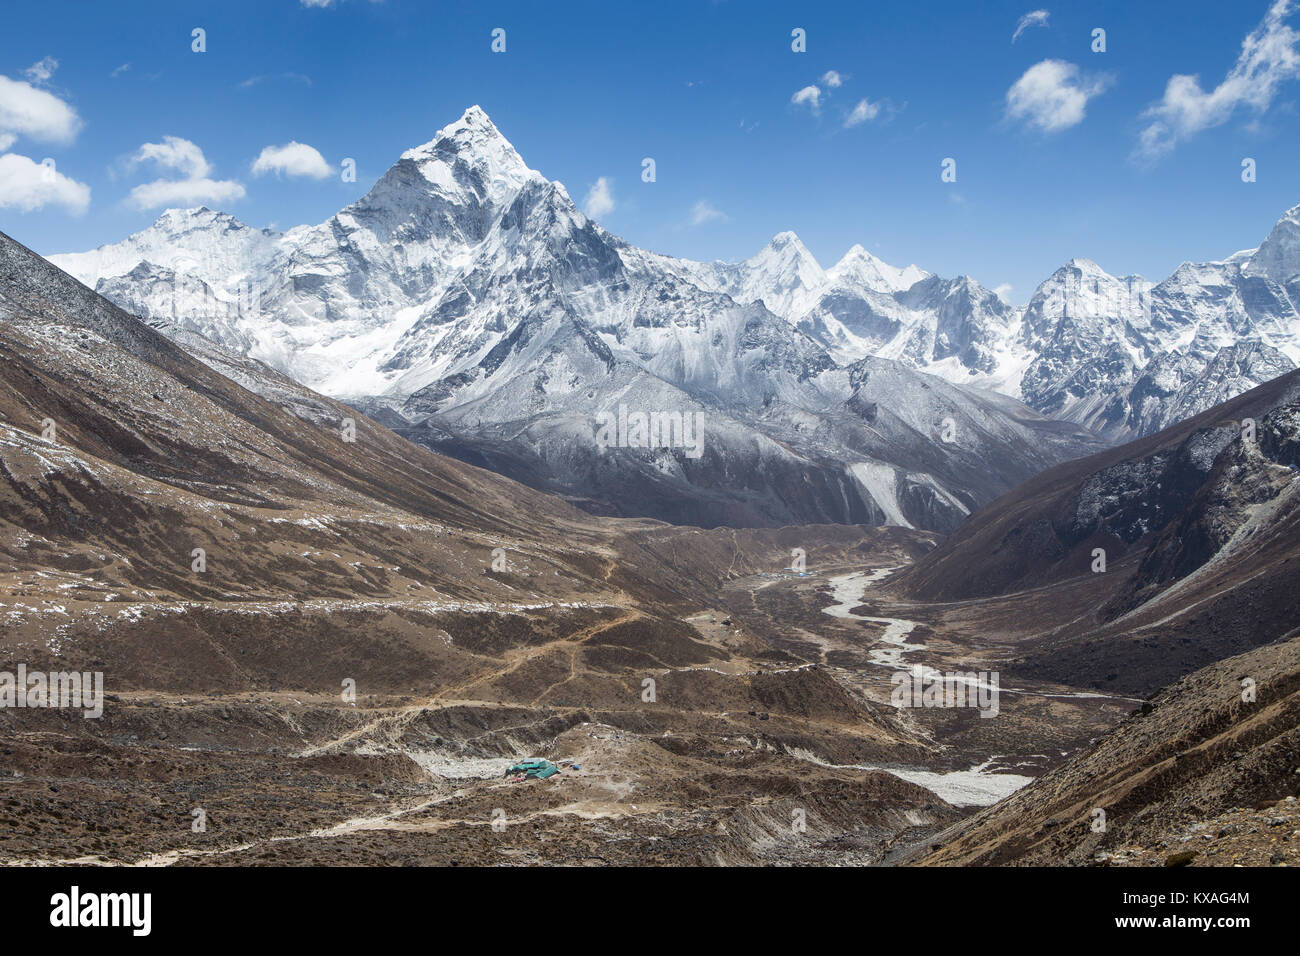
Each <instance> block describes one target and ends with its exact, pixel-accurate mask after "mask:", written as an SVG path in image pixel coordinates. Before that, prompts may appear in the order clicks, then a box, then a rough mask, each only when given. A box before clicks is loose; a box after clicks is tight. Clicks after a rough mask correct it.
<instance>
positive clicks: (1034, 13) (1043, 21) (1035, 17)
mask: <svg viewBox="0 0 1300 956" xmlns="http://www.w3.org/2000/svg"><path fill="white" fill-rule="evenodd" d="M1051 15H1052V14H1051V13H1050V12H1049V11H1047V10H1030V11H1029V12H1028V13H1026V14H1025V15H1024V16H1023V17H1021V18H1020V20H1019V22H1018V23H1016V32H1015V33H1013V34H1011V42H1012V43H1015V42H1016V41H1017V40H1019V39H1020V34H1022V33H1024V32H1025V31H1026V30H1028V29H1029V28H1030V27H1045V26H1047V18H1048V17H1050V16H1051Z"/></svg>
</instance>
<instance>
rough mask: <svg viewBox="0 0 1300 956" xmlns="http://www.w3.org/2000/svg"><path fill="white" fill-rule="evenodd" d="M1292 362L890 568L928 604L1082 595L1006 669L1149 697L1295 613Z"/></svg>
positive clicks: (1038, 483) (1299, 409)
mask: <svg viewBox="0 0 1300 956" xmlns="http://www.w3.org/2000/svg"><path fill="white" fill-rule="evenodd" d="M1298 435H1300V371H1294V372H1289V373H1287V374H1286V375H1284V376H1282V377H1280V378H1277V379H1275V380H1273V381H1272V382H1269V383H1267V384H1265V385H1262V386H1259V387H1258V388H1255V389H1252V390H1251V391H1249V392H1247V393H1245V394H1243V395H1239V396H1237V397H1236V398H1235V399H1232V400H1231V401H1229V402H1226V403H1224V404H1222V405H1218V406H1215V407H1214V408H1212V409H1210V410H1209V411H1206V412H1202V413H1201V414H1199V415H1197V416H1195V417H1193V418H1191V419H1188V420H1187V421H1184V422H1181V423H1179V424H1178V425H1175V426H1172V427H1170V428H1167V429H1165V430H1164V431H1162V432H1158V433H1156V434H1155V435H1151V436H1148V437H1147V438H1144V439H1140V440H1139V441H1136V442H1132V443H1130V444H1127V445H1124V446H1121V447H1119V448H1114V449H1110V450H1108V451H1104V452H1101V453H1099V454H1097V455H1093V456H1090V457H1088V458H1083V459H1079V460H1077V461H1072V462H1068V463H1067V464H1064V465H1060V466H1058V467H1056V468H1053V469H1050V470H1049V471H1047V472H1044V473H1043V474H1041V475H1039V476H1037V477H1036V478H1033V479H1031V480H1030V481H1028V482H1026V483H1025V484H1024V485H1022V486H1021V487H1020V488H1017V489H1016V490H1015V491H1013V492H1011V493H1010V494H1007V495H1004V496H1003V497H1002V498H999V499H998V500H997V501H994V502H993V503H992V504H990V505H988V506H986V507H985V508H983V509H982V510H980V511H979V512H977V513H976V514H974V515H973V516H972V517H971V518H970V520H969V521H967V522H966V523H965V524H964V525H963V526H962V527H961V528H960V529H959V530H958V532H957V533H956V534H954V535H952V536H951V537H950V538H948V540H946V541H945V542H944V543H943V544H942V545H940V547H938V548H937V549H935V550H934V551H933V552H931V553H930V554H929V555H927V556H926V557H925V558H923V559H922V560H921V561H919V562H918V563H917V564H916V565H915V566H914V567H912V568H909V569H908V570H907V571H906V572H904V573H903V574H901V575H900V576H899V579H898V581H897V582H896V587H897V588H898V589H899V591H900V592H901V593H903V594H905V595H906V596H908V597H909V598H913V599H919V600H927V601H961V600H971V599H989V598H995V597H996V598H999V599H1005V598H1007V596H1009V595H1017V594H1020V595H1029V594H1031V593H1034V594H1053V593H1059V594H1061V595H1062V597H1061V600H1062V601H1068V600H1072V599H1073V598H1067V597H1065V596H1064V595H1067V594H1068V595H1075V596H1078V595H1086V596H1087V597H1086V601H1085V602H1084V603H1085V608H1084V609H1082V612H1081V613H1079V614H1078V615H1077V616H1076V617H1074V618H1073V619H1071V620H1069V621H1067V622H1064V623H1062V624H1060V625H1059V626H1058V625H1054V626H1053V627H1052V628H1050V629H1044V631H1043V633H1041V634H1040V635H1039V636H1038V638H1037V639H1036V640H1034V641H1031V642H1029V643H1027V644H1026V645H1024V646H1022V648H1021V652H1022V656H1021V658H1020V659H1019V660H1018V661H1017V662H1016V664H1015V667H1016V669H1017V670H1018V672H1019V673H1022V674H1025V675H1031V676H1034V677H1036V678H1038V679H1044V680H1059V679H1062V678H1063V677H1065V676H1067V675H1068V677H1069V679H1070V680H1073V681H1075V682H1076V683H1088V684H1091V686H1094V687H1097V688H1099V689H1109V690H1113V691H1116V692H1119V693H1142V694H1146V693H1150V692H1151V691H1152V690H1154V689H1155V688H1158V687H1160V686H1162V685H1164V684H1166V683H1168V682H1170V681H1172V680H1175V679H1177V678H1179V677H1181V676H1183V675H1185V674H1187V673H1188V672H1189V671H1191V670H1194V669H1195V668H1197V667H1203V666H1206V665H1208V664H1210V663H1212V662H1214V661H1218V660H1221V659H1222V658H1224V657H1227V656H1229V655H1231V654H1236V653H1242V652H1244V651H1247V650H1249V649H1250V648H1252V647H1256V646H1259V645H1261V644H1266V643H1268V642H1270V641H1272V640H1275V639H1278V638H1279V637H1282V636H1284V635H1287V634H1289V632H1291V631H1292V629H1293V628H1294V620H1295V615H1296V614H1297V613H1300V592H1297V589H1296V581H1297V573H1298V572H1297V568H1298V567H1300V564H1298V563H1297V562H1300V554H1298V553H1297V547H1296V540H1297V530H1298V529H1297V525H1298V524H1300V445H1298V444H1297V441H1298V439H1297V436H1298Z"/></svg>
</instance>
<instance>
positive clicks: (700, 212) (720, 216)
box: [690, 199, 727, 226]
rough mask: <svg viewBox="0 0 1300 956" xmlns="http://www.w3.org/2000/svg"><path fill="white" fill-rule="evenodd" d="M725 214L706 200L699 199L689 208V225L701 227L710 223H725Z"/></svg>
mask: <svg viewBox="0 0 1300 956" xmlns="http://www.w3.org/2000/svg"><path fill="white" fill-rule="evenodd" d="M726 221H727V214H726V213H725V212H723V211H722V210H721V209H718V208H716V207H715V206H714V205H713V204H712V203H711V202H709V201H708V200H707V199H701V200H700V201H699V202H697V203H696V204H695V205H694V206H692V207H691V218H690V224H691V225H692V226H703V225H705V224H706V223H710V222H726Z"/></svg>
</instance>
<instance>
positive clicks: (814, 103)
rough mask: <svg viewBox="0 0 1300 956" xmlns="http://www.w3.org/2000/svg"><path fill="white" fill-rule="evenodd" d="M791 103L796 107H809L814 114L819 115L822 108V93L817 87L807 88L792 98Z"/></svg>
mask: <svg viewBox="0 0 1300 956" xmlns="http://www.w3.org/2000/svg"><path fill="white" fill-rule="evenodd" d="M790 102H791V103H793V104H794V105H795V106H807V107H808V108H809V109H811V110H812V111H813V112H814V113H818V112H820V111H821V108H822V91H821V90H819V89H818V88H817V87H815V86H805V87H804V88H803V89H802V90H799V91H798V92H797V93H795V95H794V96H792V97H790Z"/></svg>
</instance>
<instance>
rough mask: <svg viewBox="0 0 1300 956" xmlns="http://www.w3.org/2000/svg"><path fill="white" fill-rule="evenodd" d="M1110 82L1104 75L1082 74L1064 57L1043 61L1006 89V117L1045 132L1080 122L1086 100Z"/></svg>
mask: <svg viewBox="0 0 1300 956" xmlns="http://www.w3.org/2000/svg"><path fill="white" fill-rule="evenodd" d="M1109 85H1110V78H1109V77H1106V76H1094V77H1083V76H1081V74H1080V72H1079V68H1078V67H1077V66H1075V65H1074V64H1073V63H1066V62H1065V61H1064V60H1043V61H1042V62H1041V63H1035V64H1034V65H1033V66H1031V67H1030V68H1029V69H1027V70H1026V71H1025V75H1024V76H1022V77H1021V78H1020V79H1018V80H1016V82H1015V83H1013V84H1011V89H1009V90H1007V118H1008V119H1018V120H1024V121H1025V122H1026V123H1028V124H1029V125H1030V126H1035V127H1037V128H1038V129H1040V130H1042V131H1043V132H1045V133H1055V132H1059V131H1060V130H1063V129H1069V128H1070V127H1071V126H1077V125H1079V124H1080V123H1082V122H1083V118H1084V115H1085V114H1086V112H1087V108H1088V101H1089V100H1090V99H1092V98H1093V97H1094V96H1097V95H1099V94H1100V93H1102V92H1104V91H1105V90H1106V88H1107V87H1108V86H1109Z"/></svg>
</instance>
